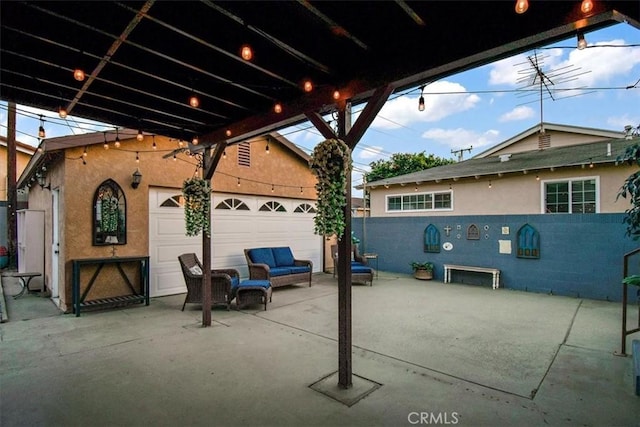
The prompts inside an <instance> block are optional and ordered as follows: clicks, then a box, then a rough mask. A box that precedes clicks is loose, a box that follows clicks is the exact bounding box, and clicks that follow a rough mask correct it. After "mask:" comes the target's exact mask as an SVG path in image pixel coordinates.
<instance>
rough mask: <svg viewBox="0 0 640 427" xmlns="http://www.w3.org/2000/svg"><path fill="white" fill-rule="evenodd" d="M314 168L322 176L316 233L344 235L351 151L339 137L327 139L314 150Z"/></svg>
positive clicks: (317, 187)
mask: <svg viewBox="0 0 640 427" xmlns="http://www.w3.org/2000/svg"><path fill="white" fill-rule="evenodd" d="M310 166H311V171H312V172H313V173H314V174H315V175H316V176H317V177H318V182H317V184H316V190H317V192H318V203H317V212H316V216H315V217H314V218H313V220H314V232H315V233H316V234H319V235H324V236H331V235H333V234H335V235H337V236H338V238H340V237H341V236H342V235H343V234H344V228H345V219H344V207H345V206H346V204H347V196H346V193H347V176H348V175H347V174H348V173H351V150H350V149H349V147H348V146H347V144H345V143H344V142H343V141H341V140H339V139H327V140H325V141H323V142H321V143H320V144H318V145H317V146H316V147H315V149H314V150H313V154H312V155H311V161H310Z"/></svg>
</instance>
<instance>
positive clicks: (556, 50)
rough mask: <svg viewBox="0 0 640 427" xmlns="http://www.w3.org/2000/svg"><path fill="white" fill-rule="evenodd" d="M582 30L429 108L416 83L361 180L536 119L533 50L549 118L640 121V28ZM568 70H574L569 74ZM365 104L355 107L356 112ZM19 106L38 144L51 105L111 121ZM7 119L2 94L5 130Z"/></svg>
mask: <svg viewBox="0 0 640 427" xmlns="http://www.w3.org/2000/svg"><path fill="white" fill-rule="evenodd" d="M585 37H586V39H587V43H588V47H587V48H586V49H583V50H578V49H576V38H575V37H573V38H571V39H568V40H565V41H562V42H559V43H555V44H553V45H550V46H546V47H544V48H541V49H537V50H536V51H530V52H526V53H524V54H522V55H518V56H516V57H512V58H508V59H505V60H502V61H498V62H496V63H493V64H489V65H486V66H483V67H480V68H476V69H473V70H469V71H467V72H464V73H460V74H456V75H452V76H449V77H446V78H443V79H441V80H438V81H435V82H431V83H430V84H428V85H427V86H426V87H425V89H424V96H425V105H426V108H425V111H418V98H419V96H420V89H419V88H413V89H412V90H410V91H405V92H403V93H402V94H394V95H392V96H391V99H390V100H389V101H388V102H387V103H386V104H385V106H384V107H383V109H382V110H381V111H380V113H379V114H378V117H377V118H376V119H375V120H374V122H373V124H372V126H371V127H370V128H369V129H368V130H367V132H366V133H365V135H364V137H363V138H362V139H361V141H360V143H359V144H358V146H357V147H356V149H355V150H354V153H353V160H354V166H355V168H356V170H355V172H354V175H353V182H354V185H355V184H357V183H361V180H362V178H361V176H362V175H361V171H363V170H368V165H369V163H370V162H372V161H375V160H379V159H389V158H390V156H391V154H392V153H418V152H422V151H424V152H426V153H427V154H431V153H433V154H435V155H436V156H439V157H444V158H455V156H454V154H452V153H451V151H452V150H459V149H466V148H469V147H471V146H472V147H473V149H472V150H471V152H470V153H469V152H468V151H465V153H464V156H465V158H469V157H471V156H473V155H476V154H478V153H480V152H482V151H484V150H486V149H488V148H489V147H491V146H493V145H496V144H499V143H500V142H502V141H504V140H507V139H509V138H511V137H513V136H515V135H517V134H518V133H520V132H522V131H524V130H526V129H529V128H530V127H532V126H535V125H537V124H539V123H540V100H539V93H538V89H539V86H537V85H536V86H533V87H532V86H526V84H525V83H523V80H524V81H525V82H526V81H530V78H531V73H532V70H533V67H532V66H531V65H530V64H529V62H528V59H527V57H528V56H532V55H534V54H535V55H536V57H537V58H538V61H539V67H540V69H541V71H542V72H543V73H545V75H546V76H548V77H549V79H550V80H551V83H553V84H548V86H550V87H553V88H555V91H554V92H553V96H554V98H555V100H553V99H550V98H549V97H548V96H547V95H546V94H545V97H546V98H547V99H544V100H543V101H542V114H543V119H544V121H545V122H551V123H558V124H567V125H573V126H584V127H591V128H598V129H607V130H619V131H621V132H622V130H623V129H624V126H625V125H632V126H634V127H635V126H638V125H640V30H638V29H636V28H634V27H632V26H630V25H628V24H619V25H615V26H612V27H609V28H605V29H603V30H599V31H597V32H592V33H587V34H585ZM556 73H564V74H561V75H558V76H556ZM568 77H572V78H574V80H572V81H568V82H564V80H565V79H566V78H568ZM627 87H631V88H630V89H625V88H627ZM616 88H618V89H616ZM620 88H622V89H620ZM525 89H528V90H532V89H535V91H534V92H530V91H529V92H526V91H524V90H525ZM363 107H364V106H356V107H355V108H354V112H355V113H356V117H357V113H358V112H359V111H360V110H361V109H362V108H363ZM18 109H19V114H18V119H17V130H18V135H17V139H18V141H20V142H24V143H27V144H30V145H34V146H36V145H37V144H38V141H37V137H36V135H37V131H38V126H39V123H38V119H37V117H38V114H44V115H45V117H44V119H45V121H46V123H45V128H46V131H47V138H51V137H56V136H63V135H70V134H74V133H81V132H91V131H96V130H97V131H101V130H104V129H105V126H104V125H101V124H98V123H91V122H88V121H87V120H84V119H75V118H73V117H71V116H69V117H68V118H67V121H66V123H65V122H64V121H62V120H61V119H59V118H58V116H57V114H56V113H53V112H42V111H39V110H36V109H32V108H28V107H24V106H18ZM6 123H7V112H6V103H4V102H3V103H2V104H1V105H0V124H1V125H2V126H1V127H0V134H2V135H6ZM108 128H111V129H112V128H113V126H110V127H108ZM280 132H281V133H282V134H283V135H285V136H286V137H287V138H288V139H290V140H291V141H292V142H294V143H295V144H297V145H298V146H300V147H301V148H302V149H303V150H305V151H307V152H308V153H310V152H311V150H313V147H314V146H315V145H316V144H317V143H318V142H320V141H321V140H322V139H323V138H322V137H321V136H320V134H319V133H318V131H317V130H315V128H313V127H312V126H311V125H310V124H309V123H303V124H300V125H297V126H293V127H291V128H286V129H282V130H281V131H280ZM354 195H355V194H354Z"/></svg>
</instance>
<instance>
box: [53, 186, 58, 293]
mask: <svg viewBox="0 0 640 427" xmlns="http://www.w3.org/2000/svg"><path fill="white" fill-rule="evenodd" d="M59 198H60V191H59V190H51V229H52V234H53V236H52V242H51V298H53V299H54V301H56V302H57V301H58V297H59V294H58V263H59V262H60V239H59V233H60V230H59V229H58V218H59V210H58V209H59V206H58V200H59Z"/></svg>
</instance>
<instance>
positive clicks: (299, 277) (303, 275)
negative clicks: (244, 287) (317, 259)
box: [244, 246, 313, 288]
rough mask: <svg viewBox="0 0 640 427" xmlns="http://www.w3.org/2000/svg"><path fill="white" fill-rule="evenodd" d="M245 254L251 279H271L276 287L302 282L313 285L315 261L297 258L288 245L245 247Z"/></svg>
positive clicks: (272, 284)
mask: <svg viewBox="0 0 640 427" xmlns="http://www.w3.org/2000/svg"><path fill="white" fill-rule="evenodd" d="M244 256H245V258H246V259H247V265H248V267H249V277H250V278H251V280H269V281H270V282H271V286H272V287H274V288H277V287H279V286H287V285H293V284H296V283H301V282H309V286H311V274H312V272H313V263H312V262H311V261H310V260H303V259H295V258H294V256H293V253H292V252H291V248H289V247H288V246H284V247H273V248H253V249H245V250H244Z"/></svg>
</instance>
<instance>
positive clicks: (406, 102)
mask: <svg viewBox="0 0 640 427" xmlns="http://www.w3.org/2000/svg"><path fill="white" fill-rule="evenodd" d="M445 93H446V94H445ZM419 96H420V95H419V93H416V94H415V96H409V95H407V96H401V97H398V98H396V99H394V100H391V101H389V102H387V103H386V104H385V105H384V107H382V110H380V113H379V114H378V116H377V117H376V118H375V120H374V121H373V123H372V124H371V126H372V127H374V128H378V129H397V128H401V127H405V126H408V125H409V124H411V123H416V122H436V121H438V120H441V119H443V118H445V117H448V116H451V115H453V114H456V113H460V112H463V111H467V110H469V109H472V108H474V107H475V106H476V105H477V104H478V103H479V102H480V97H479V96H477V95H474V94H470V93H467V90H466V89H465V87H464V86H462V85H460V84H458V83H452V82H448V81H438V82H435V83H432V84H430V85H428V86H427V87H426V88H425V90H424V99H425V110H424V111H418V98H419Z"/></svg>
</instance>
